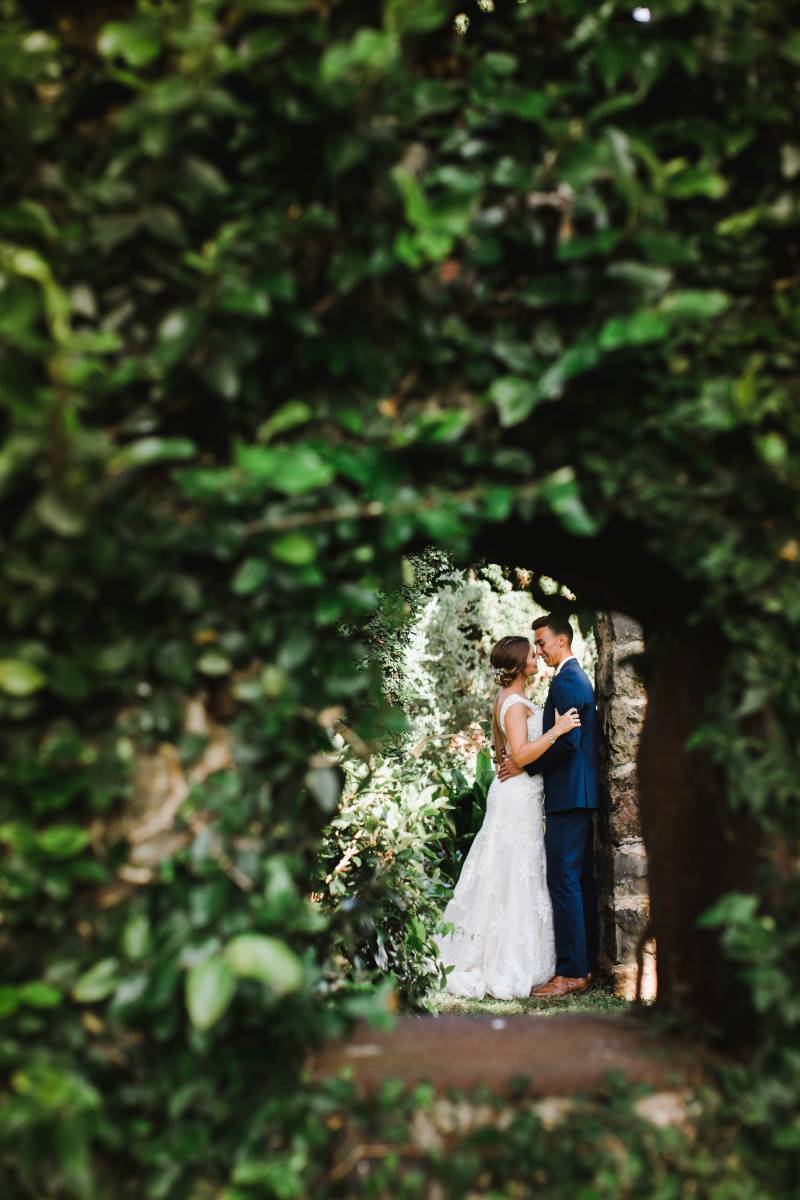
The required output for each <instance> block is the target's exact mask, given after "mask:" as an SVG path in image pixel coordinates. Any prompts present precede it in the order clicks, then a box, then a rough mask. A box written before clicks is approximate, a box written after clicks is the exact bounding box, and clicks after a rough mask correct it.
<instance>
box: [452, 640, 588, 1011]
mask: <svg viewBox="0 0 800 1200" xmlns="http://www.w3.org/2000/svg"><path fill="white" fill-rule="evenodd" d="M490 661H491V664H492V668H493V672H492V673H493V675H494V679H495V682H496V683H498V684H500V691H499V692H498V693H497V696H496V697H495V702H494V707H493V709H492V732H493V736H494V748H495V760H496V761H497V762H499V761H500V759H501V757H502V753H503V751H505V752H506V753H508V754H510V756H511V758H512V760H513V761H514V763H515V764H516V765H517V766H518V767H523V766H525V764H526V763H532V762H535V761H536V760H537V758H541V756H542V755H543V754H544V753H545V751H546V750H549V749H550V746H552V745H553V744H554V743H555V740H556V738H559V737H561V736H562V735H563V734H565V733H569V731H570V729H575V728H577V727H578V726H579V725H580V718H579V716H578V710H577V709H575V708H571V709H570V710H569V712H567V713H565V714H564V715H563V716H560V717H558V718H557V720H556V723H555V725H554V726H553V728H552V729H551V730H549V731H548V733H546V734H544V735H543V734H542V711H541V709H539V708H536V707H535V705H533V704H532V703H531V701H530V700H529V699H528V698H527V696H526V695H525V684H526V683H527V681H528V680H529V679H530V678H531V677H532V676H534V675H536V673H537V671H538V669H539V664H538V659H537V657H536V654H535V653H534V650H533V647H532V646H531V644H530V642H529V641H528V639H527V638H525V637H504V638H501V639H500V641H499V642H498V643H497V644H496V646H494V647H493V649H492V653H491V658H490ZM543 809H544V785H543V783H542V779H541V776H539V775H536V776H533V777H532V776H530V775H528V774H527V773H526V772H524V771H523V773H522V774H521V775H514V776H513V777H512V778H511V779H508V780H507V781H506V782H505V783H501V782H500V780H499V779H495V780H494V781H493V783H492V786H491V787H490V789H489V795H488V797H487V801H486V816H485V818H484V821H483V825H482V826H481V829H480V831H479V833H478V834H477V835H476V837H475V840H474V841H473V843H472V846H471V847H470V851H469V853H468V855H467V857H466V859H465V860H464V866H463V868H462V870H461V877H460V878H459V881H458V883H457V884H456V888H455V891H454V893H453V897H452V899H451V900H450V903H449V904H448V905H447V908H446V909H445V912H444V920H445V921H446V922H447V923H449V924H452V925H453V926H454V929H453V932H452V933H450V934H447V935H444V936H437V937H436V938H435V939H434V940H435V941H436V943H437V945H438V947H439V950H440V952H441V955H442V959H443V961H444V963H445V966H447V967H450V966H452V970H451V971H450V973H449V974H448V977H447V985H446V990H447V991H448V992H451V993H452V994H453V995H456V996H469V997H472V998H480V997H481V996H487V995H488V996H494V997H495V998H496V999H498V1000H511V999H513V998H514V997H518V996H527V995H528V994H529V993H530V990H531V988H533V987H536V986H538V985H539V984H540V983H545V982H546V981H547V980H548V979H551V978H552V977H553V974H554V973H555V969H556V954H555V940H554V935H553V912H552V908H551V904H550V894H549V892H548V890H547V864H546V860H545V852H544V815H543Z"/></svg>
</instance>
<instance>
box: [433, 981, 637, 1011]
mask: <svg viewBox="0 0 800 1200" xmlns="http://www.w3.org/2000/svg"><path fill="white" fill-rule="evenodd" d="M429 1000H430V1004H431V1008H432V1009H433V1011H434V1012H436V1013H452V1014H454V1015H458V1016H476V1017H477V1016H480V1017H517V1016H537V1017H538V1016H542V1017H545V1016H552V1014H553V1013H626V1012H629V1011H630V1010H631V1008H632V1007H633V1005H632V1004H631V1002H630V1001H629V1000H623V999H622V997H620V996H615V995H614V994H613V992H612V991H610V990H608V989H605V988H601V987H595V988H591V989H590V990H589V991H588V992H585V993H584V994H583V995H582V996H567V997H566V999H564V1000H550V1001H548V1000H530V999H524V1000H495V999H493V998H492V997H491V996H486V997H484V999H483V1000H467V999H465V998H464V997H462V996H451V995H449V994H448V993H447V992H436V993H434V994H433V995H432V996H430V997H429Z"/></svg>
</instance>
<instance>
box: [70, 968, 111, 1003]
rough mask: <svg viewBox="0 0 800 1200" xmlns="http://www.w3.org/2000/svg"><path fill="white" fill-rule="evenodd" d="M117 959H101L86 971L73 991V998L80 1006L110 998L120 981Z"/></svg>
mask: <svg viewBox="0 0 800 1200" xmlns="http://www.w3.org/2000/svg"><path fill="white" fill-rule="evenodd" d="M118 971H119V963H118V962H117V960H116V958H101V959H100V961H99V962H96V963H95V964H94V966H93V967H90V968H89V970H88V971H85V972H84V973H83V975H81V977H80V979H78V981H77V983H76V984H75V986H74V987H73V989H72V998H73V1000H77V1001H78V1003H79V1004H94V1003H96V1002H97V1001H98V1000H105V998H106V996H110V995H111V993H112V992H113V991H114V988H115V987H116V986H117V983H118V981H119V975H118Z"/></svg>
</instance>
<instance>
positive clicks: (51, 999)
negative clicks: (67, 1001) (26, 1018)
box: [19, 980, 63, 1008]
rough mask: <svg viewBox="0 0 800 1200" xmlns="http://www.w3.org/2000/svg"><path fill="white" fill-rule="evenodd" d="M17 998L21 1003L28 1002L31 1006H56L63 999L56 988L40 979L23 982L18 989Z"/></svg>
mask: <svg viewBox="0 0 800 1200" xmlns="http://www.w3.org/2000/svg"><path fill="white" fill-rule="evenodd" d="M19 998H20V1000H21V1001H22V1003H23V1004H29V1005H30V1007H31V1008H56V1007H57V1005H59V1004H60V1003H61V1001H62V1000H63V996H62V994H61V992H60V991H59V990H58V988H54V987H51V986H50V984H49V983H42V982H41V981H40V980H34V981H33V982H31V983H24V984H23V985H22V987H21V988H20V989H19Z"/></svg>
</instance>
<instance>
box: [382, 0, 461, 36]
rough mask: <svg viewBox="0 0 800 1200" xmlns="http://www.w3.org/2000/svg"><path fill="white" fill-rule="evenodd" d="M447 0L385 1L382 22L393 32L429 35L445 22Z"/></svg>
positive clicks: (447, 6)
mask: <svg viewBox="0 0 800 1200" xmlns="http://www.w3.org/2000/svg"><path fill="white" fill-rule="evenodd" d="M449 7H450V6H449V4H448V3H447V0H387V3H386V7H385V16H384V20H385V22H386V27H387V29H390V30H392V31H393V32H396V33H399V34H404V33H429V32H430V30H432V29H438V28H439V26H440V25H442V24H444V22H445V21H446V20H447V16H448V13H449Z"/></svg>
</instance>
